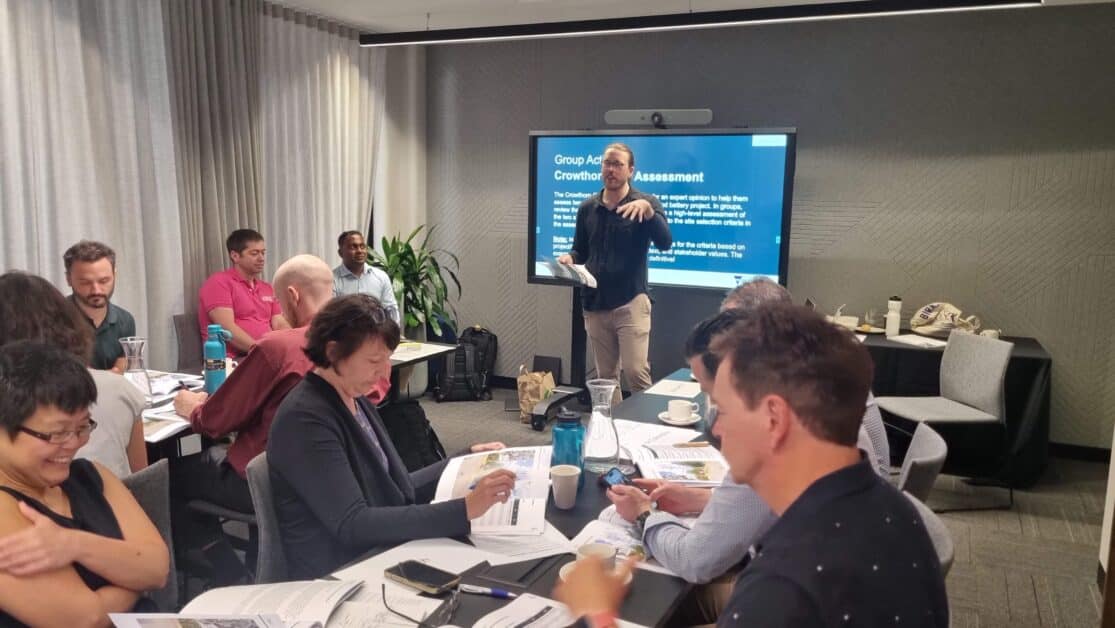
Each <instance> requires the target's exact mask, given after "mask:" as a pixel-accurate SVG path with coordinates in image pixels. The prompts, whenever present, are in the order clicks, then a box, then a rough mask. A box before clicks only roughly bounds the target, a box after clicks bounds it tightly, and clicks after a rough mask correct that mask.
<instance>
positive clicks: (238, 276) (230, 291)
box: [197, 229, 290, 358]
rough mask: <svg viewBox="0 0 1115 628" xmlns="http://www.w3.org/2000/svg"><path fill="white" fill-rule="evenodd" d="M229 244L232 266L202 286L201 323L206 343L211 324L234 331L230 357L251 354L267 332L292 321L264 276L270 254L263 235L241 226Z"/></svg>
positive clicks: (227, 241) (216, 274) (198, 319)
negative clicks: (285, 315)
mask: <svg viewBox="0 0 1115 628" xmlns="http://www.w3.org/2000/svg"><path fill="white" fill-rule="evenodd" d="M225 246H226V248H227V249H228V257H229V259H231V260H232V267H231V268H229V269H227V270H222V271H221V272H218V273H214V274H213V275H211V276H210V277H209V279H207V280H205V284H204V285H202V286H201V290H200V292H199V293H198V300H199V306H198V310H197V322H198V325H199V326H200V327H201V340H202V342H204V341H205V340H206V338H208V331H209V325H210V323H214V324H218V325H220V326H221V327H223V328H225V330H227V331H228V332H229V333H231V334H232V340H230V341H229V343H228V356H229V357H231V358H235V357H238V356H241V355H244V354H245V353H247V352H248V349H251V348H252V347H253V346H254V345H255V343H256V340H259V339H260V338H261V337H263V334H266V333H267V332H269V331H271V330H272V329H290V323H288V322H287V320H286V319H285V318H283V313H282V310H281V309H280V307H279V302H278V300H276V299H275V291H274V290H273V289H272V288H271V284H269V283H267V282H266V281H264V280H263V279H260V276H261V275H262V274H263V263H264V259H265V256H266V254H267V248H266V245H265V244H264V242H263V235H262V234H260V233H259V232H258V231H255V230H254V229H237V230H236V231H233V232H232V234H231V235H229V236H228V240H226V241H225Z"/></svg>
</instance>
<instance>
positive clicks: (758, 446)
mask: <svg viewBox="0 0 1115 628" xmlns="http://www.w3.org/2000/svg"><path fill="white" fill-rule="evenodd" d="M712 348H713V351H714V352H715V353H716V354H717V355H718V356H720V357H721V358H722V359H721V363H720V366H719V368H718V369H717V372H716V383H715V385H714V388H713V399H714V400H715V401H716V404H717V406H718V407H719V409H720V414H719V417H718V419H717V422H716V425H715V426H714V428H713V429H714V432H715V433H716V435H717V436H719V437H720V439H721V442H722V450H721V451H722V453H723V454H724V457H725V459H726V460H727V461H728V464H729V466H730V467H731V474H732V479H733V480H735V481H736V482H741V483H743V482H746V483H748V484H750V485H751V487H752V488H754V490H755V492H756V493H758V494H759V496H760V497H761V498H762V499H763V500H764V501H765V502H766V503H767V504H768V505H769V506H770V508H771V510H773V511H774V513H775V514H776V515H778V516H779V520H778V522H777V523H775V524H774V526H773V527H772V528H771V529H770V531H769V532H768V533H767V534H766V535H765V536H764V537H763V538H762V540H761V541H760V542H758V543H756V544H755V545H754V546H752V548H751V550H750V551H749V556H750V560H749V561H748V562H747V564H746V566H745V567H744V569H743V572H742V573H741V574H740V577H739V579H738V580H737V581H736V585H735V588H734V590H733V592H732V596H731V598H730V599H729V601H728V605H727V608H726V609H725V610H724V612H723V613H721V615H720V619H719V623H718V625H720V626H736V625H739V626H748V627H760V628H766V627H781V626H786V627H789V626H794V627H810V626H919V627H922V626H924V627H932V628H945V627H946V626H948V623H949V622H948V602H947V600H946V597H945V586H944V578H943V577H942V575H941V570H940V565H939V563H938V560H937V555H936V553H935V552H934V550H933V545H932V543H931V542H930V540H929V536H928V534H927V533H926V531H925V529H924V526H923V525H922V522H921V517H920V516H919V515H918V513H917V511H916V510H915V509H914V507H913V505H912V504H911V503H910V501H909V500H907V499H906V498H905V497H903V496H902V494H900V493H899V492H898V491H897V490H895V489H894V488H893V487H892V486H890V485H889V484H887V483H886V481H884V480H882V479H881V478H879V477H878V476H877V475H876V474H875V473H874V472H873V471H872V469H871V465H870V463H869V461H867V460H864V459H862V458H861V455H860V452H859V451H858V450H857V449H856V436H857V432H858V430H859V426H860V419H861V417H862V415H863V408H864V404H865V402H866V399H867V392H868V387H869V386H870V384H871V377H872V364H871V358H870V356H869V355H868V353H867V351H866V349H864V347H863V346H862V345H861V344H860V343H859V342H858V341H857V340H856V339H855V337H854V336H853V335H852V334H851V333H849V332H848V331H847V330H842V329H840V328H838V327H836V326H834V325H832V324H831V323H828V322H826V321H825V320H824V319H823V318H821V316H820V315H818V314H816V313H814V312H812V311H810V310H808V309H806V308H802V307H797V306H792V305H783V304H769V305H763V306H760V307H759V308H758V309H756V310H755V311H754V312H751V313H749V314H745V315H743V316H742V317H741V319H740V320H739V321H737V322H736V323H734V324H733V325H732V326H731V327H729V328H728V329H727V330H725V331H724V332H722V333H720V334H718V335H717V336H716V337H715V339H714V341H713V346H712ZM582 563H583V564H582ZM623 590H624V585H623V580H622V579H620V578H617V577H615V576H613V575H612V574H607V573H605V572H604V570H603V567H602V566H601V565H600V564H599V563H598V562H592V561H591V560H585V561H580V562H579V563H578V567H577V568H576V569H575V570H574V573H573V574H571V576H570V578H569V580H568V581H567V582H566V583H565V584H564V585H562V586H561V587H559V589H558V591H557V597H558V599H560V600H561V601H563V602H565V603H566V604H568V605H569V607H570V609H571V610H572V611H573V613H574V614H575V615H577V616H578V617H582V618H583V619H584V621H585V622H586V623H587V624H588V625H590V626H592V627H593V628H603V627H605V626H609V625H612V624H614V622H615V609H616V608H617V607H618V603H619V601H620V599H622V595H623Z"/></svg>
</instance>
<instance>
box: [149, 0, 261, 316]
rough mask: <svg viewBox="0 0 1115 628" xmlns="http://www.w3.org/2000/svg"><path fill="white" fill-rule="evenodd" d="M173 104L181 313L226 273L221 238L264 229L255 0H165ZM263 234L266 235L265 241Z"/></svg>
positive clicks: (257, 5)
mask: <svg viewBox="0 0 1115 628" xmlns="http://www.w3.org/2000/svg"><path fill="white" fill-rule="evenodd" d="M162 6H163V8H164V9H163V10H164V12H165V16H166V34H167V36H166V48H167V61H168V62H169V72H170V81H171V94H172V96H173V99H174V131H175V133H174V139H175V149H176V151H177V155H178V171H177V172H178V182H179V189H180V194H179V199H180V205H181V215H180V221H181V232H182V244H183V251H184V255H185V257H184V260H183V262H184V267H185V274H184V275H183V281H182V285H181V289H182V290H183V296H184V299H185V303H186V308H185V310H184V311H185V312H186V313H190V314H193V313H195V312H196V311H197V298H198V289H199V288H200V287H201V284H202V283H203V282H204V281H205V278H206V277H208V276H209V275H210V274H211V273H214V272H216V271H218V270H221V269H223V268H225V267H226V266H227V265H228V263H229V261H228V253H227V251H226V250H225V238H227V237H228V234H229V233H231V232H232V231H233V230H235V229H240V228H251V229H257V230H261V231H262V230H263V226H264V225H263V223H264V219H263V215H262V213H263V211H262V203H261V198H260V167H259V164H260V147H259V88H258V81H259V57H258V55H259V19H260V10H261V3H260V2H258V1H253V0H233V1H229V0H190V1H188V2H183V1H181V0H164V2H163V5H162ZM268 235H269V234H267V233H266V232H264V237H267V236H268Z"/></svg>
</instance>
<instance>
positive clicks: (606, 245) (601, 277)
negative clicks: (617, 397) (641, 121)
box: [558, 143, 673, 392]
mask: <svg viewBox="0 0 1115 628" xmlns="http://www.w3.org/2000/svg"><path fill="white" fill-rule="evenodd" d="M600 171H601V178H602V179H603V180H604V188H603V189H601V190H600V191H599V192H597V193H596V194H593V195H592V196H590V197H588V198H587V199H585V200H584V201H583V202H582V203H581V206H580V207H579V208H578V209H577V228H576V231H575V233H574V235H573V250H572V251H570V252H569V253H568V254H566V255H562V256H561V257H559V258H558V262H559V263H562V264H584V265H585V266H586V267H587V268H588V271H589V272H590V273H592V274H593V275H594V276H595V277H596V285H597V287H596V288H587V287H586V288H582V289H581V305H582V307H583V308H584V313H585V330H586V331H587V332H588V337H589V341H590V342H591V343H592V353H593V356H594V357H595V359H596V373H597V377H604V378H609V379H615V380H617V381H618V380H619V372H620V365H621V364H622V366H623V370H624V371H625V372H626V373H627V381H628V385H629V386H630V388H631V390H632V391H636V392H637V391H640V390H645V389H646V388H649V387H650V383H651V382H650V364H648V363H647V349H648V347H649V344H650V297H648V296H647V251H648V250H649V248H650V243H651V242H653V243H654V246H655V248H657V249H658V250H659V251H665V250H668V249H669V248H670V245H671V244H672V243H673V238H672V236H671V235H670V226H669V225H668V224H667V223H666V215H665V213H664V212H663V210H662V204H661V203H659V202H658V199H657V198H655V197H654V196H653V195H651V194H644V193H642V192H639V191H638V190H636V189H635V188H633V187H631V178H632V176H634V174H635V153H633V152H632V151H631V148H629V147H628V146H627V145H625V144H619V143H616V144H609V145H608V146H607V147H606V148H605V149H604V155H603V158H602V159H601V163H600Z"/></svg>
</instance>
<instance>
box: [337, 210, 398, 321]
mask: <svg viewBox="0 0 1115 628" xmlns="http://www.w3.org/2000/svg"><path fill="white" fill-rule="evenodd" d="M337 253H339V254H340V256H341V265H340V266H337V267H336V268H334V269H333V296H334V297H339V296H342V295H346V294H357V293H362V294H370V295H372V296H373V297H375V298H376V299H379V302H380V304H382V305H383V309H384V310H386V311H387V313H388V314H390V315H391V318H393V319H395V322H396V323H398V324H399V327H402V326H403V321H402V316H401V315H400V313H399V303H398V302H397V301H396V300H395V289H394V287H393V286H392V285H391V278H390V277H388V276H387V273H385V272H383V271H382V270H380V269H378V268H376V267H375V266H372V265H370V264H368V246H367V245H366V244H365V243H364V234H362V233H360V232H359V231H346V232H344V233H342V234H341V235H340V237H338V238H337Z"/></svg>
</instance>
